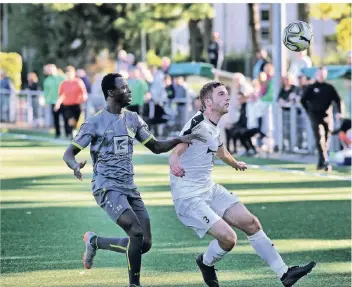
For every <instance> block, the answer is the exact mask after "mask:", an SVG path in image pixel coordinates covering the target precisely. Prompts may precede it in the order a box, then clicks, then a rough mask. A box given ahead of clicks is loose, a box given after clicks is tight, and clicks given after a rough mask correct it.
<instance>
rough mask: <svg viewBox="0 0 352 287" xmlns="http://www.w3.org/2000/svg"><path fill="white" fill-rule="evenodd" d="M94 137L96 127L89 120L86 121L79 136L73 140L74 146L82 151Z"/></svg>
mask: <svg viewBox="0 0 352 287" xmlns="http://www.w3.org/2000/svg"><path fill="white" fill-rule="evenodd" d="M94 135H95V132H94V125H93V124H92V123H91V122H89V121H88V120H86V121H85V122H84V123H83V124H82V125H81V128H80V129H79V132H78V134H77V135H76V136H75V138H74V139H73V141H72V144H73V145H74V146H76V147H78V148H79V149H81V150H82V149H84V148H85V147H87V146H88V145H89V144H90V142H91V141H92V139H93V137H94Z"/></svg>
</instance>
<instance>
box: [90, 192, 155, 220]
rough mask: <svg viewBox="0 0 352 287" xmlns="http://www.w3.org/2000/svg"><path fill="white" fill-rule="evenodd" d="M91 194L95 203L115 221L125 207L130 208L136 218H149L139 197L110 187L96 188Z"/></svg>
mask: <svg viewBox="0 0 352 287" xmlns="http://www.w3.org/2000/svg"><path fill="white" fill-rule="evenodd" d="M93 195H94V198H95V201H96V202H97V204H98V205H99V206H100V207H101V208H102V209H104V210H105V212H106V213H107V214H108V215H109V217H110V218H111V219H112V220H113V221H114V222H115V223H116V221H117V219H118V218H119V217H120V216H121V214H122V213H123V212H124V211H126V210H127V209H130V210H132V211H133V212H134V213H135V214H136V215H137V217H138V219H142V218H143V219H150V217H149V213H148V210H147V208H146V207H145V205H144V202H143V200H142V199H141V198H140V197H132V196H128V195H126V194H123V193H122V192H119V190H118V189H111V188H104V189H101V190H98V191H96V192H94V194H93Z"/></svg>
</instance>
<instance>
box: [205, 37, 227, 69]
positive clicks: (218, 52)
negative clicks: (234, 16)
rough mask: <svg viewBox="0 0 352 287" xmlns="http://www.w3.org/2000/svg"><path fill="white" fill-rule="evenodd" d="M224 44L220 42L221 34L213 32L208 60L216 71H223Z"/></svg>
mask: <svg viewBox="0 0 352 287" xmlns="http://www.w3.org/2000/svg"><path fill="white" fill-rule="evenodd" d="M222 54H223V53H222V42H221V40H220V34H219V33H218V32H213V35H212V39H211V40H210V42H209V45H208V60H209V63H210V64H212V65H213V66H214V68H216V69H221V65H222V58H223V55H222Z"/></svg>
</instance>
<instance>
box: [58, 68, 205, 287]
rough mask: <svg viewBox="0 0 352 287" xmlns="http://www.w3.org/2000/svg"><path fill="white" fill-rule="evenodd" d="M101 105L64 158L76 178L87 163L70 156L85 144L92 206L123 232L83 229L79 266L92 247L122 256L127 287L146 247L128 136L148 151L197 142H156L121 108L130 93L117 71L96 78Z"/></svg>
mask: <svg viewBox="0 0 352 287" xmlns="http://www.w3.org/2000/svg"><path fill="white" fill-rule="evenodd" d="M101 86H102V90H103V93H104V96H105V99H106V108H104V109H102V110H101V111H99V112H98V113H97V114H95V115H94V116H93V117H90V118H88V119H87V120H86V121H85V123H84V124H83V125H82V126H81V128H80V131H79V132H78V134H77V136H76V137H75V138H74V140H73V142H72V144H71V145H70V146H69V147H68V148H67V150H66V151H65V154H64V157H63V159H64V161H65V162H66V164H67V165H68V167H70V168H71V169H72V170H73V171H74V175H75V176H76V177H77V178H78V179H80V180H82V174H81V169H82V168H83V167H84V166H85V164H86V163H87V161H83V162H77V161H76V160H75V156H76V155H77V154H78V153H79V152H80V151H81V150H82V149H83V148H85V147H87V146H88V145H89V144H91V146H90V154H91V158H92V161H93V179H92V191H93V196H94V198H95V200H96V202H97V204H98V205H99V206H100V207H101V208H103V209H104V210H105V211H106V213H107V214H108V215H109V216H110V218H111V219H112V220H113V221H114V222H116V223H117V224H118V225H119V226H120V227H121V228H122V229H123V230H124V231H125V232H126V234H127V237H124V238H106V237H100V236H97V235H96V234H95V233H94V232H92V231H88V232H86V233H85V234H84V237H83V240H84V241H85V245H86V250H85V252H84V255H83V264H84V267H85V268H87V269H89V268H91V267H92V265H93V259H94V256H95V254H96V251H97V250H98V249H105V250H110V251H115V252H119V253H124V254H126V257H127V265H128V270H129V282H130V287H139V286H141V285H140V269H141V260H142V254H143V253H146V252H148V251H149V250H150V248H151V244H152V243H151V239H152V236H151V228H150V219H149V214H148V211H147V209H146V207H145V206H144V203H143V201H142V199H141V196H140V193H139V192H138V191H137V187H136V185H135V184H134V181H133V176H134V172H133V165H132V153H133V139H134V138H136V139H137V140H138V141H140V142H141V143H142V144H144V145H145V146H146V147H147V148H148V149H150V150H151V151H152V152H153V153H157V154H158V153H164V152H167V151H169V150H171V149H172V148H174V147H175V146H176V145H177V144H179V143H187V144H191V143H192V140H195V139H198V140H202V137H201V136H200V135H185V136H180V137H176V138H174V139H170V140H157V139H155V138H154V137H153V135H152V134H151V133H150V132H149V130H148V126H147V124H146V123H145V122H144V121H143V120H142V119H141V118H140V117H139V115H137V114H136V113H134V112H130V111H128V110H126V109H124V108H125V107H126V106H128V105H129V103H130V102H131V91H130V89H129V87H128V85H127V82H126V80H125V79H124V78H123V77H122V76H121V75H120V74H107V75H106V76H105V77H104V78H103V81H102V84H101Z"/></svg>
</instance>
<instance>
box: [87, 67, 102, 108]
mask: <svg viewBox="0 0 352 287" xmlns="http://www.w3.org/2000/svg"><path fill="white" fill-rule="evenodd" d="M103 77H104V75H103V74H96V75H95V77H94V82H93V84H92V87H91V94H90V95H89V96H88V103H89V106H90V108H92V109H93V113H97V112H98V111H100V110H101V109H102V108H103V107H104V106H105V97H104V93H103V91H102V89H101V83H102V81H103Z"/></svg>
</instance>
